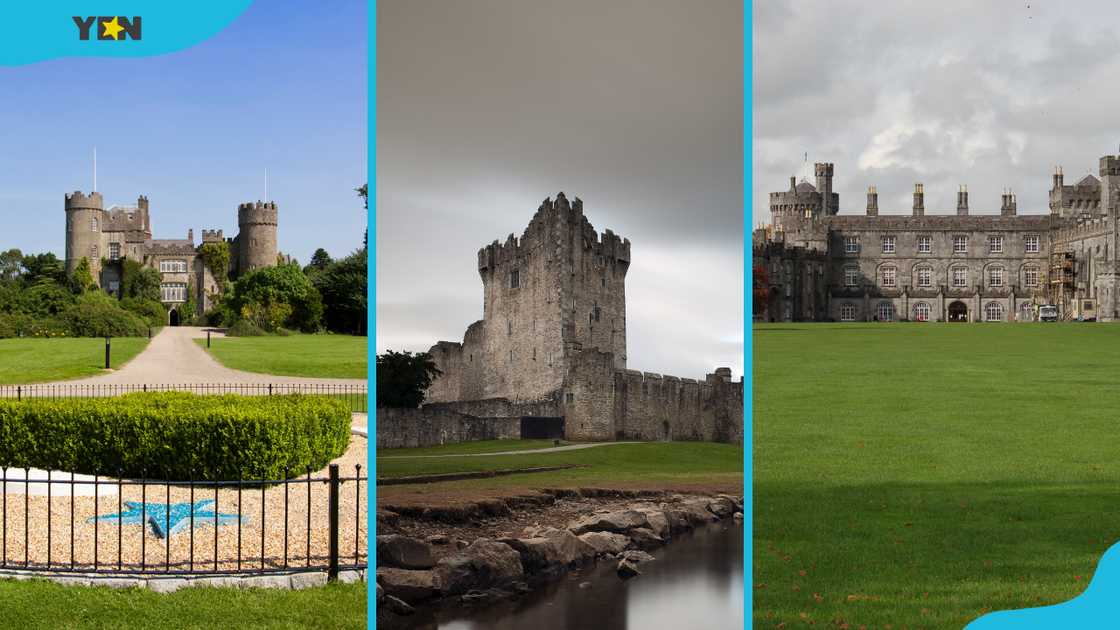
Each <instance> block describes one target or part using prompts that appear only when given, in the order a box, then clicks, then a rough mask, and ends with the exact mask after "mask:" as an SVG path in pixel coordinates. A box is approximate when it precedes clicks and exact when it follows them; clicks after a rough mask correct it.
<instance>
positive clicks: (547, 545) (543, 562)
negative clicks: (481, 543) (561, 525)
mask: <svg viewBox="0 0 1120 630" xmlns="http://www.w3.org/2000/svg"><path fill="white" fill-rule="evenodd" d="M541 533H542V534H543V536H539V537H537V538H509V539H503V540H501V541H500V542H503V543H505V544H507V545H509V546H510V547H513V548H514V549H516V550H517V553H519V554H520V555H521V566H522V567H523V568H524V570H525V571H526V572H527V573H539V572H541V571H544V570H547V569H553V568H571V567H577V566H580V565H582V564H586V563H587V562H590V561H591V560H594V559H595V553H596V551H595V548H594V547H592V546H591V545H589V544H587V543H586V542H584V541H582V540H580V539H579V538H576V535H575V534H573V533H571V532H569V531H567V530H559V529H550V530H545V531H542V532H541Z"/></svg>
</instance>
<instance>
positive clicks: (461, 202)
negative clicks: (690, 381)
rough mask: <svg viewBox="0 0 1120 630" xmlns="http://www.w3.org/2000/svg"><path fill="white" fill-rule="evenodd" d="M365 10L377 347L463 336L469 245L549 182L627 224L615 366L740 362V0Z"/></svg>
mask: <svg viewBox="0 0 1120 630" xmlns="http://www.w3.org/2000/svg"><path fill="white" fill-rule="evenodd" d="M377 11H378V15H377V27H378V33H377V84H378V85H377V94H378V96H377V99H378V101H377V183H378V185H377V197H376V202H377V329H378V330H377V336H378V338H377V346H378V351H384V350H385V349H386V348H392V349H408V350H427V349H428V348H429V347H430V346H431V345H432V344H433V343H434V342H435V341H437V340H450V341H462V338H463V332H464V331H465V329H466V327H467V326H468V325H469V324H470V323H472V322H474V321H476V320H478V319H480V318H481V317H482V282H481V280H480V279H479V276H478V271H477V265H476V263H477V252H478V249H479V248H480V247H482V246H484V245H486V244H487V243H490V242H491V241H493V240H495V239H499V240H503V241H504V240H505V238H506V236H507V235H508V234H510V233H511V232H512V233H516V234H517V235H518V236H520V235H521V233H522V231H523V230H524V229H525V227H526V226H527V225H528V222H529V220H530V219H531V218H532V216H533V213H534V212H535V211H536V209H537V207H538V206H539V205H540V202H541V200H542V199H544V198H545V197H549V196H552V197H555V195H556V193H557V192H558V191H561V190H562V191H564V193H565V194H566V195H567V196H568V197H569V198H573V197H575V196H579V197H580V198H581V199H583V202H584V212H585V214H586V216H587V217H588V219H589V220H590V221H591V223H592V224H593V225H594V226H595V228H596V229H597V230H598V231H600V232H602V231H603V230H605V229H607V228H610V229H612V230H614V231H615V232H616V233H618V234H620V235H622V236H624V237H626V238H629V239H630V241H631V243H632V254H631V255H632V263H631V266H630V270H629V273H628V275H627V281H626V294H627V295H626V298H627V328H628V330H627V344H628V367H630V368H633V369H638V370H645V371H651V372H660V373H665V374H673V375H677V376H684V377H693V378H696V377H703V376H704V374H706V373H708V372H711V371H712V369H713V368H715V367H716V366H729V367H731V368H732V369H733V370H734V372H735V376H736V378H737V377H738V376H739V375H741V374H742V364H743V360H742V353H743V338H742V331H743V319H742V311H743V307H742V305H743V289H742V285H743V221H742V199H743V195H742V190H743V177H742V173H743V158H742V156H743V143H742V136H743V98H742V92H743V62H742V59H743V55H742V48H743V39H742V36H743V34H742V22H743V20H742V18H743V15H742V3H741V2H740V1H739V0H710V1H706V2H702V3H696V2H690V1H687V0H676V1H661V0H658V1H648V0H633V1H623V0H610V1H603V0H577V1H567V2H551V1H547V0H533V1H513V0H504V1H497V0H473V1H471V2H444V1H442V0H382V1H381V2H378V3H377Z"/></svg>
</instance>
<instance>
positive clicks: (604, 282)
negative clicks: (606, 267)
mask: <svg viewBox="0 0 1120 630" xmlns="http://www.w3.org/2000/svg"><path fill="white" fill-rule="evenodd" d="M603 286H604V287H605V286H607V277H606V276H603Z"/></svg>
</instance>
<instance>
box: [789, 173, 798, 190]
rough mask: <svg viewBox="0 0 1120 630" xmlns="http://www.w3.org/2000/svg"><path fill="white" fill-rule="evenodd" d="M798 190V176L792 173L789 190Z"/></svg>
mask: <svg viewBox="0 0 1120 630" xmlns="http://www.w3.org/2000/svg"><path fill="white" fill-rule="evenodd" d="M796 190H797V176H796V175H790V176H789V191H790V192H794V191H796Z"/></svg>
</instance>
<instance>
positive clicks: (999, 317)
mask: <svg viewBox="0 0 1120 630" xmlns="http://www.w3.org/2000/svg"><path fill="white" fill-rule="evenodd" d="M984 321H986V322H1002V321H1003V305H1002V304H1000V303H999V302H988V305H987V306H985V307H984Z"/></svg>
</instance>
